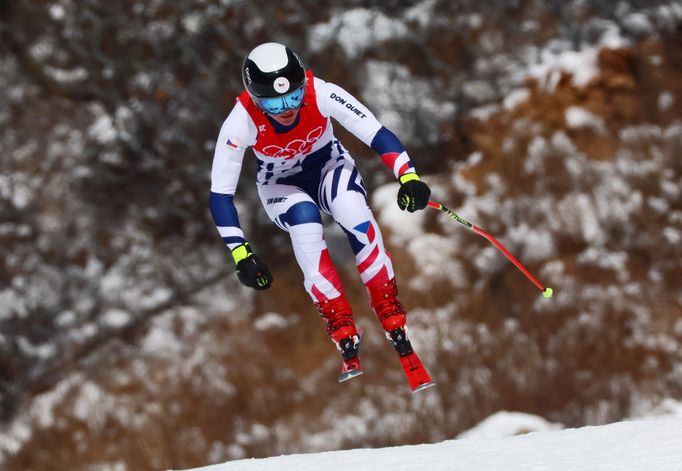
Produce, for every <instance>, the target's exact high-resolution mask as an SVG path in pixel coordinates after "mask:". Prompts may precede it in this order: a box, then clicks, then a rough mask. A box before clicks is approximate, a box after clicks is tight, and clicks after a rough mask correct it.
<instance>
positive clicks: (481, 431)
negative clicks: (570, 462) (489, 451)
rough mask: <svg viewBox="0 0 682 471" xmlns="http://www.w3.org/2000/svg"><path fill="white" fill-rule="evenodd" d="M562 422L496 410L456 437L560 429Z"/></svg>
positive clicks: (491, 436)
mask: <svg viewBox="0 0 682 471" xmlns="http://www.w3.org/2000/svg"><path fill="white" fill-rule="evenodd" d="M563 428H564V426H563V425H562V424H555V423H551V422H548V421H547V420H545V419H544V418H542V417H540V416H537V415H532V414H524V413H522V412H507V411H501V412H497V413H495V414H493V415H491V416H489V417H488V418H487V419H485V420H483V421H482V422H480V423H479V424H478V425H476V426H475V427H473V428H471V429H469V430H467V431H466V432H462V433H460V434H459V435H457V438H466V439H470V440H471V439H477V440H480V439H484V440H488V439H491V438H503V437H512V436H515V435H521V434H524V433H530V432H550V431H552V430H561V429H563Z"/></svg>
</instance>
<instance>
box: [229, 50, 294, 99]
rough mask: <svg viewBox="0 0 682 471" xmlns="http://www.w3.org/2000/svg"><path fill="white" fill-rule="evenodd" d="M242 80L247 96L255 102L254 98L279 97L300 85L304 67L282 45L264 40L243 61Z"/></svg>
mask: <svg viewBox="0 0 682 471" xmlns="http://www.w3.org/2000/svg"><path fill="white" fill-rule="evenodd" d="M242 80H243V81H244V86H245V87H246V89H247V90H248V92H249V93H250V94H251V97H252V98H254V101H256V102H258V100H257V99H258V98H272V97H280V96H283V95H286V94H287V93H289V92H292V91H293V90H296V89H298V88H300V87H302V86H303V85H304V84H305V67H304V66H303V62H301V59H299V58H298V56H297V55H296V54H294V53H293V52H292V51H291V49H289V48H288V47H286V46H285V45H284V44H279V43H264V44H261V45H260V46H258V47H256V48H255V49H254V50H253V51H251V52H250V53H249V55H248V56H247V57H246V59H245V60H244V65H243V67H242Z"/></svg>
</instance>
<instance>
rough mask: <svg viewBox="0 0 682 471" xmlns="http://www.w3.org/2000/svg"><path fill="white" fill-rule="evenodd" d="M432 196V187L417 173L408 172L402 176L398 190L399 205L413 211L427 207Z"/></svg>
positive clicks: (403, 208)
mask: <svg viewBox="0 0 682 471" xmlns="http://www.w3.org/2000/svg"><path fill="white" fill-rule="evenodd" d="M430 196H431V189H429V187H428V186H427V185H426V183H424V182H423V181H421V180H420V179H419V177H418V176H417V174H416V173H406V174H405V175H403V176H402V177H400V189H399V190H398V207H399V208H400V209H402V210H403V211H405V210H406V209H407V210H408V211H409V212H411V213H413V212H415V211H417V210H420V209H424V208H426V205H427V204H428V203H429V197H430Z"/></svg>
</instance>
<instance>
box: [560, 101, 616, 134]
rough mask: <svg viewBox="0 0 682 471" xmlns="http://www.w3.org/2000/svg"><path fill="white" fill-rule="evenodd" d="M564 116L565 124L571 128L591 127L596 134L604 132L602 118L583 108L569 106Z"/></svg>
mask: <svg viewBox="0 0 682 471" xmlns="http://www.w3.org/2000/svg"><path fill="white" fill-rule="evenodd" d="M564 116H565V119H566V124H567V125H568V127H569V128H571V129H591V130H593V131H594V132H596V133H597V134H606V125H605V124H604V120H603V119H602V118H600V117H599V116H597V115H595V114H593V113H590V112H589V111H587V110H586V109H585V108H581V107H580V106H569V107H568V108H566V112H565V115H564Z"/></svg>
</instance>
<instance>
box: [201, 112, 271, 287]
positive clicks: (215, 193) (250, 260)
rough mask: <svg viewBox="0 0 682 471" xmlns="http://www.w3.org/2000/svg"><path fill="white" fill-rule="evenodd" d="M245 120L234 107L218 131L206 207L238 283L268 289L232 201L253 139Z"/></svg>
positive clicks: (266, 276) (252, 129)
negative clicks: (246, 153)
mask: <svg viewBox="0 0 682 471" xmlns="http://www.w3.org/2000/svg"><path fill="white" fill-rule="evenodd" d="M247 118H248V115H247V113H246V110H245V109H244V107H243V106H242V105H241V104H240V103H237V104H236V105H235V107H234V109H233V110H232V112H231V113H230V115H229V116H228V117H227V119H226V120H225V122H224V123H223V125H222V127H221V129H220V134H219V136H218V142H217V143H216V148H215V152H214V155H213V167H212V168H211V193H210V196H209V207H210V209H211V215H212V216H213V221H214V222H215V225H216V227H217V229H218V232H219V233H220V236H221V237H222V239H223V241H224V242H225V244H226V245H227V247H228V248H229V249H230V252H231V253H232V258H233V260H234V263H235V265H236V267H237V275H238V277H239V281H241V282H242V283H243V284H245V285H247V286H250V287H252V288H256V289H265V288H269V287H270V284H271V283H272V275H271V274H270V272H269V270H268V269H267V267H266V266H265V264H264V263H263V262H261V260H260V259H259V258H258V257H257V256H256V255H255V254H254V253H253V251H252V250H251V247H250V246H249V243H248V242H246V240H245V238H244V233H243V231H242V229H241V226H240V224H239V215H238V213H237V208H236V207H235V205H234V201H233V199H234V194H235V191H236V190H237V183H238V181H239V174H240V173H241V169H242V162H243V160H244V151H245V150H246V147H247V146H248V145H251V144H253V142H254V141H255V136H256V131H255V126H254V125H253V123H252V122H251V121H250V120H248V119H247Z"/></svg>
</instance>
